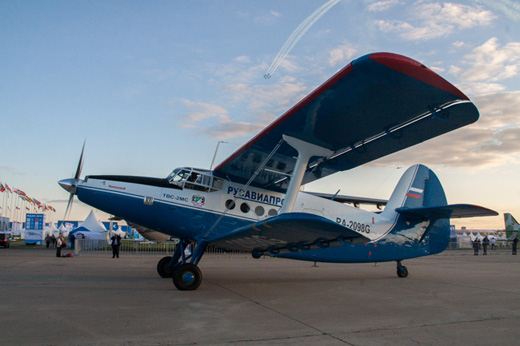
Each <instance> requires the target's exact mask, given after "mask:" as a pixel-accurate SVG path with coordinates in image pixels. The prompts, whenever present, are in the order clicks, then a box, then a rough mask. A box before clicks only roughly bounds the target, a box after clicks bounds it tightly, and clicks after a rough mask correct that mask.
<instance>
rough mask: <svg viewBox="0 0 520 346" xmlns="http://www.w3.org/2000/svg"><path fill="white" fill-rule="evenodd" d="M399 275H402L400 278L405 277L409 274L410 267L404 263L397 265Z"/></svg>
mask: <svg viewBox="0 0 520 346" xmlns="http://www.w3.org/2000/svg"><path fill="white" fill-rule="evenodd" d="M397 276H398V277H400V278H405V277H407V276H408V269H407V268H406V267H405V266H403V265H400V266H397Z"/></svg>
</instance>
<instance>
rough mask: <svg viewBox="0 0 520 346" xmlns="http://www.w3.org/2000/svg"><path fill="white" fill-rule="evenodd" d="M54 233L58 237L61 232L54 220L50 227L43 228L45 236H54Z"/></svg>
mask: <svg viewBox="0 0 520 346" xmlns="http://www.w3.org/2000/svg"><path fill="white" fill-rule="evenodd" d="M53 234H54V236H55V237H57V236H58V235H59V234H60V230H59V229H58V228H57V227H56V225H55V224H54V222H51V223H50V225H49V226H48V227H45V229H44V230H43V237H46V236H52V235H53Z"/></svg>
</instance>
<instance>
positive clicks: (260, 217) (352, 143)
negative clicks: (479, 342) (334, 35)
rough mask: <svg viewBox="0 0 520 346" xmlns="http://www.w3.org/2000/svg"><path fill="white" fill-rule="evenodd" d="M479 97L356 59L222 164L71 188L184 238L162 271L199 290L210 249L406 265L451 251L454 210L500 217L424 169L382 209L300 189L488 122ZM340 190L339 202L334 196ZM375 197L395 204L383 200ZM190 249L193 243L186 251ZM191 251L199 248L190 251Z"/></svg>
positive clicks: (396, 59) (378, 59)
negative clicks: (482, 119)
mask: <svg viewBox="0 0 520 346" xmlns="http://www.w3.org/2000/svg"><path fill="white" fill-rule="evenodd" d="M478 116H479V113H478V110H477V108H476V107H475V105H474V104H473V103H472V102H471V101H470V100H469V99H468V97H467V96H466V95H464V94H463V93H462V92H461V91H459V90H458V89H457V88H456V87H454V86H453V85H451V84H450V83H449V82H447V81H446V80H444V79H443V78H442V77H440V76H438V75H437V74H436V73H434V72H433V71H431V70H430V69H428V68H426V67H425V66H424V65H422V64H421V63H419V62H417V61H414V60H412V59H410V58H407V57H404V56H401V55H397V54H392V53H374V54H369V55H366V56H363V57H361V58H359V59H357V60H354V61H353V62H351V63H350V64H349V65H347V66H346V67H344V68H343V69H341V70H340V71H339V72H337V73H336V74H335V75H334V76H332V77H331V78H330V79H329V80H328V81H326V82H325V83H324V84H323V85H321V86H320V87H318V88H317V89H316V90H314V91H313V92H312V93H310V94H309V95H308V96H306V97H305V98H303V99H302V100H301V101H300V102H298V103H297V104H296V105H295V106H294V107H292V108H291V109H289V110H288V111H287V112H286V113H285V114H283V115H282V116H281V117H280V118H278V119H277V120H276V121H274V122H273V123H272V124H270V125H269V126H267V127H266V128H265V129H264V130H262V131H261V132H260V133H259V134H257V135H256V136H255V137H254V138H253V139H251V140H250V141H249V142H247V143H246V144H245V145H244V146H242V147H241V148H240V149H238V150H237V151H236V152H235V153H233V154H232V155H231V156H230V157H228V158H227V159H226V160H224V161H223V162H222V163H221V164H220V165H218V166H217V167H216V168H215V169H213V170H205V169H197V168H191V167H181V168H177V169H175V170H174V171H173V172H172V173H171V174H170V175H169V176H168V177H166V178H151V177H134V176H116V175H90V176H87V177H85V179H80V174H81V167H82V164H83V150H82V153H81V156H80V160H79V164H78V168H77V170H76V174H75V176H74V178H72V179H65V180H61V181H60V182H59V184H60V185H61V186H62V187H63V188H64V189H65V190H67V191H68V192H70V198H69V204H68V206H67V210H69V208H70V206H71V203H72V200H73V197H74V195H77V196H78V198H79V199H80V200H81V201H83V202H84V203H86V204H89V205H91V206H93V207H95V208H98V209H100V210H103V211H105V212H107V213H109V214H113V215H115V216H117V217H120V218H122V219H125V220H127V221H128V222H129V223H131V224H135V225H140V226H141V227H143V228H146V229H152V230H156V231H158V232H160V233H164V234H167V235H170V236H172V237H175V238H179V239H180V242H179V243H178V245H177V246H176V249H175V251H174V253H173V255H172V256H167V257H164V258H163V259H161V260H160V261H159V263H158V265H157V271H158V273H159V275H160V276H161V277H173V283H174V284H175V286H176V287H177V288H178V289H180V290H194V289H197V288H198V287H199V285H200V283H201V280H202V275H201V271H200V269H199V268H198V266H197V264H198V263H199V261H200V259H201V257H202V256H203V254H204V251H205V249H206V247H207V246H208V245H215V246H218V247H221V248H225V249H240V250H246V251H250V252H251V253H252V255H253V257H255V258H259V257H260V256H263V255H268V256H273V257H281V258H291V259H297V260H304V261H317V262H320V261H321V262H340V263H352V262H356V263H362V262H384V261H396V262H397V275H398V276H399V277H406V276H407V275H408V271H407V268H406V267H405V266H404V265H403V264H402V261H403V260H405V259H410V258H414V257H420V256H427V255H431V254H436V253H439V252H441V251H443V250H445V249H446V247H447V245H448V241H449V236H450V221H449V220H450V218H458V217H473V216H492V215H497V213H496V212H494V211H492V210H489V209H486V208H483V207H479V206H474V205H468V204H456V205H449V204H448V203H447V201H446V196H445V194H444V191H443V189H442V186H441V184H440V182H439V179H438V178H437V176H436V175H435V174H434V173H433V172H432V171H431V170H430V169H428V168H427V167H425V166H423V165H420V164H418V165H414V166H412V167H410V168H408V170H406V172H405V173H404V174H403V176H402V178H401V180H400V181H399V183H398V184H397V187H396V188H395V190H394V192H393V193H392V195H391V197H390V199H389V200H388V201H387V202H386V206H385V208H384V210H382V211H381V212H371V211H365V210H362V209H359V208H356V207H352V206H349V205H347V204H344V203H341V202H344V201H350V202H353V203H363V202H368V203H370V202H374V201H371V200H370V199H364V198H346V199H342V198H339V199H338V200H336V199H337V198H336V197H337V196H327V195H323V194H313V193H307V192H303V191H300V187H301V186H302V185H303V184H306V183H309V182H312V181H314V180H317V179H320V178H323V177H326V176H328V175H331V174H333V173H336V172H340V171H345V170H348V169H351V168H354V167H357V166H360V165H362V164H365V163H367V162H370V161H373V160H376V159H378V158H380V157H383V156H385V155H388V154H391V153H394V152H397V151H399V150H402V149H405V148H408V147H410V146H413V145H415V144H418V143H421V142H423V141H425V140H428V139H430V138H433V137H436V136H439V135H441V134H443V133H446V132H449V131H452V130H455V129H457V128H459V127H462V126H465V125H468V124H470V123H473V122H475V121H476V120H477V119H478ZM327 197H329V198H327ZM374 204H380V205H382V204H384V201H381V200H376V201H375V202H374ZM186 249H190V251H185V250H186ZM188 253H189V254H190V255H187V254H188Z"/></svg>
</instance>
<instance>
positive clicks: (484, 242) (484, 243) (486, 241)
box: [482, 236, 489, 256]
mask: <svg viewBox="0 0 520 346" xmlns="http://www.w3.org/2000/svg"><path fill="white" fill-rule="evenodd" d="M488 245H489V238H488V236H485V237H484V239H482V255H483V256H487V249H488Z"/></svg>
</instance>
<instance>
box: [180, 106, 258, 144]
mask: <svg viewBox="0 0 520 346" xmlns="http://www.w3.org/2000/svg"><path fill="white" fill-rule="evenodd" d="M182 103H183V105H184V107H185V108H187V113H188V114H187V115H186V116H185V117H184V119H183V124H182V125H181V126H182V127H187V128H196V129H197V130H198V131H201V132H203V133H206V134H207V135H209V136H211V137H214V138H218V139H230V138H234V137H240V136H243V135H246V134H248V133H250V132H253V131H256V130H258V129H259V128H261V127H262V126H263V125H260V124H254V123H248V122H244V121H234V120H233V119H232V118H231V116H230V115H229V113H228V111H227V110H226V109H225V108H224V107H222V106H220V105H217V104H214V103H208V102H201V101H192V100H183V102H182Z"/></svg>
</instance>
